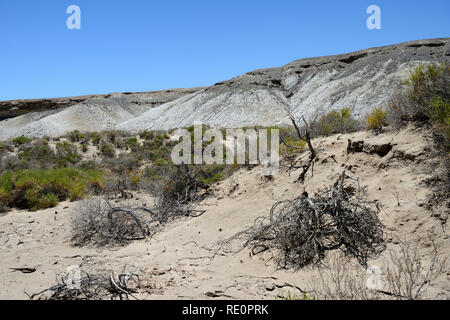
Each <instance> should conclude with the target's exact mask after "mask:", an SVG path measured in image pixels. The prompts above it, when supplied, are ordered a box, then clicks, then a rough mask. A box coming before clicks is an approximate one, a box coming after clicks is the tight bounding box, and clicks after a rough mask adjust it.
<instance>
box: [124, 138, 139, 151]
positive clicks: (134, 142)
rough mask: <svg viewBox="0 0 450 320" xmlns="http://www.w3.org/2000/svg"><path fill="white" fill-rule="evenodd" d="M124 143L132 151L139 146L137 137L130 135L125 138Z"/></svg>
mask: <svg viewBox="0 0 450 320" xmlns="http://www.w3.org/2000/svg"><path fill="white" fill-rule="evenodd" d="M125 145H126V147H127V148H128V149H131V150H133V151H136V150H137V147H138V146H139V142H138V139H137V137H130V138H128V139H126V140H125Z"/></svg>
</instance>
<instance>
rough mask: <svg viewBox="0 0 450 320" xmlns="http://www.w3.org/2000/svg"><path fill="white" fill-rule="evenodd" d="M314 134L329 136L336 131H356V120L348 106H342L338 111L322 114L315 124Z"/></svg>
mask: <svg viewBox="0 0 450 320" xmlns="http://www.w3.org/2000/svg"><path fill="white" fill-rule="evenodd" d="M315 126H316V128H315V130H314V131H315V133H316V135H321V136H329V135H332V134H336V133H349V132H354V131H357V130H358V129H359V128H358V121H356V120H355V119H354V118H353V117H352V115H351V113H350V109H349V108H343V109H341V110H340V111H337V110H333V111H331V112H329V113H328V114H326V115H324V116H322V118H320V119H319V121H318V122H317V124H316V125H315Z"/></svg>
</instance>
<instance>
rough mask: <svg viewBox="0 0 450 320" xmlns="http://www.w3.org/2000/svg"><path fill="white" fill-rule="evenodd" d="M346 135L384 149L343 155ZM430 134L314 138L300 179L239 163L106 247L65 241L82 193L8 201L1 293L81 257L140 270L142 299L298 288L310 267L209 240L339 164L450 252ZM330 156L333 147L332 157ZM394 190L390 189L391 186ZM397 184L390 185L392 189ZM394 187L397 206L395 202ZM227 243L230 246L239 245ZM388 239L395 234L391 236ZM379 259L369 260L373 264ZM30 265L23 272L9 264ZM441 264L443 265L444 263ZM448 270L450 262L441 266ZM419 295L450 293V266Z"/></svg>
mask: <svg viewBox="0 0 450 320" xmlns="http://www.w3.org/2000/svg"><path fill="white" fill-rule="evenodd" d="M347 139H352V140H364V141H365V143H366V144H372V145H380V144H383V143H391V144H392V145H393V149H392V150H391V151H390V152H389V153H388V154H387V155H385V156H384V157H380V156H379V155H377V154H368V153H355V154H350V155H347V153H346V147H347ZM428 139H429V138H424V137H423V135H422V134H420V133H419V132H418V131H415V130H414V129H412V128H411V129H407V130H403V131H401V132H399V133H396V134H391V133H385V134H381V135H378V136H375V135H373V134H371V133H366V132H359V133H354V134H349V135H339V136H332V137H328V138H323V139H320V140H317V141H314V143H315V145H316V148H317V149H318V150H319V161H318V162H317V164H316V166H315V169H314V176H313V177H310V176H308V180H307V181H306V183H305V184H304V185H301V184H298V183H293V182H294V180H295V179H296V178H297V176H298V174H299V173H298V172H294V173H293V174H292V175H291V176H289V175H288V174H287V173H285V172H283V171H281V172H280V174H278V175H277V176H275V177H274V180H271V181H268V180H266V179H265V178H264V176H263V175H262V174H261V170H260V168H259V167H255V168H253V169H252V170H247V169H242V170H240V171H238V172H237V173H236V174H235V175H234V176H232V177H231V178H229V179H227V180H225V181H223V182H220V183H218V184H217V185H215V186H214V187H213V190H214V195H213V196H211V197H209V198H208V199H207V200H205V201H204V202H203V203H202V205H203V206H204V208H205V209H206V210H207V211H206V213H204V214H203V215H201V216H200V217H197V218H186V219H181V220H178V221H176V222H173V223H171V224H169V225H167V226H166V227H165V229H164V230H163V231H161V232H160V233H158V234H157V235H156V236H154V237H153V238H151V239H147V240H142V241H135V242H132V243H130V244H129V245H127V246H125V247H116V248H113V249H107V248H95V247H83V248H80V247H74V246H73V245H72V244H71V241H70V234H71V215H72V214H73V212H74V210H76V208H77V206H79V205H80V204H79V203H70V202H64V203H60V204H59V205H58V206H57V207H56V208H52V209H48V210H42V211H38V212H27V211H18V210H14V211H12V212H9V213H8V214H6V215H4V216H1V217H0V299H26V298H27V296H26V295H25V293H24V290H25V291H27V292H29V293H34V292H38V291H40V290H42V289H45V288H48V287H50V286H51V285H53V284H55V282H56V280H55V279H56V277H57V275H61V274H64V273H65V272H66V269H67V268H68V267H69V266H72V265H79V264H80V263H81V262H83V261H85V262H86V264H85V268H88V269H89V270H108V271H111V272H112V271H115V272H119V271H121V270H122V268H123V267H124V266H125V265H126V267H127V270H129V271H134V272H137V273H140V274H145V275H147V278H146V279H147V280H146V281H148V286H147V289H146V290H145V291H143V292H140V293H139V294H138V296H139V297H141V298H145V299H209V298H222V299H223V298H229V299H274V298H277V297H279V296H280V295H281V296H286V295H288V294H291V295H300V294H301V291H300V290H299V289H301V290H305V289H308V288H309V287H310V285H311V283H312V282H314V279H315V278H314V276H315V274H314V272H313V271H311V270H301V271H297V272H293V271H283V270H276V265H275V263H274V261H273V259H272V257H273V255H272V254H271V253H270V252H266V253H264V254H260V255H255V256H251V255H250V254H249V250H248V249H244V250H242V251H240V252H238V253H236V254H231V253H223V252H221V253H219V254H216V255H214V251H211V250H209V249H210V248H212V247H213V246H214V244H215V243H216V242H217V241H218V240H220V239H224V238H228V237H230V236H232V235H234V234H235V233H236V232H239V231H241V230H243V229H244V228H245V227H247V226H250V225H251V224H252V223H253V221H254V219H255V218H256V217H258V216H261V215H268V213H269V210H270V208H271V206H272V205H273V203H274V202H276V201H278V200H284V199H289V198H293V197H295V196H298V195H300V194H301V193H302V192H303V191H304V188H306V190H307V191H308V192H310V193H312V192H314V190H317V188H321V187H323V186H327V185H330V184H332V183H334V182H335V181H336V179H337V177H338V175H339V173H341V172H342V171H343V170H344V169H346V170H347V172H348V174H350V175H352V176H353V177H357V178H360V179H361V181H362V182H363V184H365V185H367V187H368V194H369V198H371V199H376V200H378V202H379V203H380V204H381V206H382V211H381V213H380V218H381V219H382V221H383V223H384V224H385V225H386V226H387V229H388V231H389V232H390V234H391V235H394V236H398V237H401V238H405V237H406V238H408V239H411V238H420V239H421V243H423V246H424V248H425V247H426V246H427V245H429V240H428V239H429V238H428V235H429V236H431V237H432V238H433V239H434V240H435V241H437V242H439V243H441V244H442V245H443V248H444V254H447V255H448V253H449V252H450V246H449V243H448V241H449V239H448V224H447V223H445V222H446V219H447V215H448V209H446V208H445V207H444V208H443V207H442V206H441V207H436V208H434V209H433V210H428V209H427V206H426V204H427V203H428V199H429V197H430V196H431V195H432V194H433V193H432V190H431V189H430V187H429V186H428V185H427V183H426V181H427V179H429V178H431V177H433V176H434V175H436V174H439V172H440V170H442V168H441V166H442V165H441V164H440V162H439V158H436V157H432V156H430V152H429V146H430V141H429V140H428ZM331 156H334V159H335V160H336V161H334V160H333V158H332V157H331ZM395 190H396V191H395ZM394 191H395V192H394ZM396 192H397V194H398V198H399V201H400V206H398V204H397V196H396V195H395V194H396ZM135 196H136V198H137V199H139V200H137V199H134V200H133V201H134V202H135V203H136V204H142V203H143V202H146V203H148V201H150V199H149V196H148V195H145V194H139V193H138V194H135ZM239 245H240V244H239V243H235V244H234V249H238V248H239ZM388 245H389V247H395V246H396V241H395V239H394V240H392V239H390V240H389V244H388ZM380 261H381V260H380V259H377V260H374V261H370V263H369V264H371V265H379V264H380ZM17 267H33V268H36V272H34V273H29V274H24V273H22V272H20V271H13V270H11V269H10V268H17ZM447 267H448V265H447ZM447 270H449V268H447ZM426 297H429V298H437V299H449V298H450V272H448V271H447V273H446V274H443V275H442V276H441V277H439V278H438V279H437V280H436V281H434V282H433V283H432V284H431V287H430V289H429V290H428V291H427V294H426Z"/></svg>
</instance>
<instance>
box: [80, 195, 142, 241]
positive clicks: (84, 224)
mask: <svg viewBox="0 0 450 320" xmlns="http://www.w3.org/2000/svg"><path fill="white" fill-rule="evenodd" d="M150 220H151V210H149V209H147V208H114V207H112V205H111V204H110V203H109V202H108V201H107V200H105V199H102V198H96V199H87V200H84V201H82V202H80V204H79V206H78V209H77V211H76V212H75V213H74V215H73V216H72V241H73V242H74V243H75V245H80V246H81V245H86V244H88V243H90V244H94V245H96V246H104V245H123V244H126V243H128V242H129V241H132V240H137V239H144V238H145V237H147V236H148V235H149V234H150V226H149V224H150Z"/></svg>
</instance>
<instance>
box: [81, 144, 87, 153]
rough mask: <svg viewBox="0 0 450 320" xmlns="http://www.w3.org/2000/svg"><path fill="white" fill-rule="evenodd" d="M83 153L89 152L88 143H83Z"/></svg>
mask: <svg viewBox="0 0 450 320" xmlns="http://www.w3.org/2000/svg"><path fill="white" fill-rule="evenodd" d="M81 151H82V152H83V153H86V152H88V145H87V143H82V144H81Z"/></svg>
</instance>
